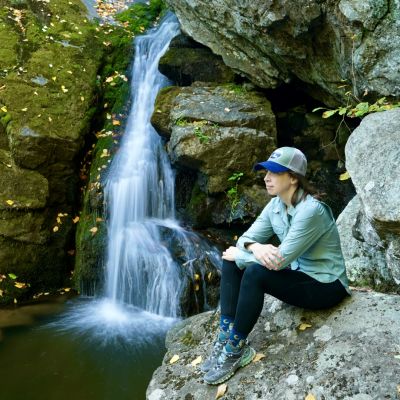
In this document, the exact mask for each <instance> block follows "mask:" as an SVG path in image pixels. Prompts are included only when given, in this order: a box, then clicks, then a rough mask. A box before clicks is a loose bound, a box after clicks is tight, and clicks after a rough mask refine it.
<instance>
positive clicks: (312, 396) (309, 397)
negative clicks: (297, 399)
mask: <svg viewBox="0 0 400 400" xmlns="http://www.w3.org/2000/svg"><path fill="white" fill-rule="evenodd" d="M304 400H316V398H315V396H314V395H313V394H311V393H308V395H307V396H306V397H305V399H304Z"/></svg>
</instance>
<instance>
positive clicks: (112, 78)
mask: <svg viewBox="0 0 400 400" xmlns="http://www.w3.org/2000/svg"><path fill="white" fill-rule="evenodd" d="M113 80H114V77H113V76H109V77H108V78H107V79H106V82H107V83H109V82H112V81H113Z"/></svg>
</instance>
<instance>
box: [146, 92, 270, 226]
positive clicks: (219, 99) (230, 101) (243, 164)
mask: <svg viewBox="0 0 400 400" xmlns="http://www.w3.org/2000/svg"><path fill="white" fill-rule="evenodd" d="M152 123H153V125H154V126H155V127H156V129H157V130H158V131H159V132H161V133H162V134H163V135H164V136H166V137H169V142H168V152H169V155H170V158H171V160H172V162H173V163H174V164H175V165H176V166H177V167H178V169H180V170H182V171H185V170H190V171H192V173H193V174H195V175H196V178H195V179H196V183H195V184H194V185H193V186H192V188H191V189H190V190H191V192H192V194H191V195H190V196H188V197H189V199H188V202H189V205H187V209H188V210H190V208H191V207H193V208H196V210H197V212H196V215H200V214H201V213H199V212H198V211H199V210H200V209H203V211H204V214H203V216H200V217H199V216H198V217H196V218H195V221H194V224H195V225H201V224H202V221H207V219H208V223H210V222H212V223H214V224H220V223H223V222H227V221H229V219H230V217H231V216H232V201H233V200H232V199H231V200H230V199H229V198H227V196H226V194H225V192H228V191H229V190H230V189H231V188H232V187H234V188H235V190H236V192H235V195H237V196H236V204H235V210H234V213H236V217H240V218H246V217H247V218H249V217H251V218H254V217H255V215H257V213H258V212H259V211H260V209H261V208H262V207H263V206H264V205H265V202H266V199H267V198H266V195H265V194H264V195H263V198H262V199H261V201H260V196H259V189H261V187H259V189H257V185H256V183H257V182H261V179H259V180H257V178H255V174H254V173H253V172H252V170H251V168H252V166H253V165H254V164H255V163H256V162H257V161H259V160H263V159H265V157H266V156H267V155H268V154H270V153H271V152H272V151H273V150H274V149H275V148H276V127H275V117H274V114H273V112H272V110H271V105H270V103H269V101H268V100H267V99H266V98H265V96H263V95H262V94H260V93H258V92H256V91H254V90H252V89H250V88H249V89H246V86H240V85H234V84H229V85H224V86H209V87H204V86H191V87H185V88H177V87H170V88H166V89H164V90H163V91H161V92H160V94H159V95H158V98H157V101H156V105H155V113H154V114H153V118H152ZM237 173H240V174H242V175H241V176H240V185H239V184H238V186H237V187H236V186H235V185H236V180H233V179H232V178H231V177H232V176H233V175H234V174H237ZM230 178H231V179H230ZM178 180H179V177H178ZM254 185H256V186H254ZM178 196H179V194H178ZM245 204H248V206H247V209H244V205H245ZM207 210H208V211H207ZM189 219H190V220H193V218H190V217H189Z"/></svg>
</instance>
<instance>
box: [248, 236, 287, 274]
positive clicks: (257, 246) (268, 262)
mask: <svg viewBox="0 0 400 400" xmlns="http://www.w3.org/2000/svg"><path fill="white" fill-rule="evenodd" d="M247 249H248V250H250V251H251V252H252V253H253V254H254V257H255V258H257V260H258V261H259V262H260V263H261V264H262V265H264V267H266V268H268V269H272V270H275V271H276V270H278V269H279V267H280V266H281V265H282V263H283V261H284V258H283V257H282V256H281V254H280V253H279V248H278V247H275V246H273V245H272V244H261V243H252V244H250V245H248V246H247Z"/></svg>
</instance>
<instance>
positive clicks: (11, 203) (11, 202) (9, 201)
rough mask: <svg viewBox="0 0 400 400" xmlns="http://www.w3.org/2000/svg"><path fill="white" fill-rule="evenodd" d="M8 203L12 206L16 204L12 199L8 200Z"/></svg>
mask: <svg viewBox="0 0 400 400" xmlns="http://www.w3.org/2000/svg"><path fill="white" fill-rule="evenodd" d="M6 203H7V204H8V205H9V206H12V205H13V204H14V202H13V201H12V200H6Z"/></svg>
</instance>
